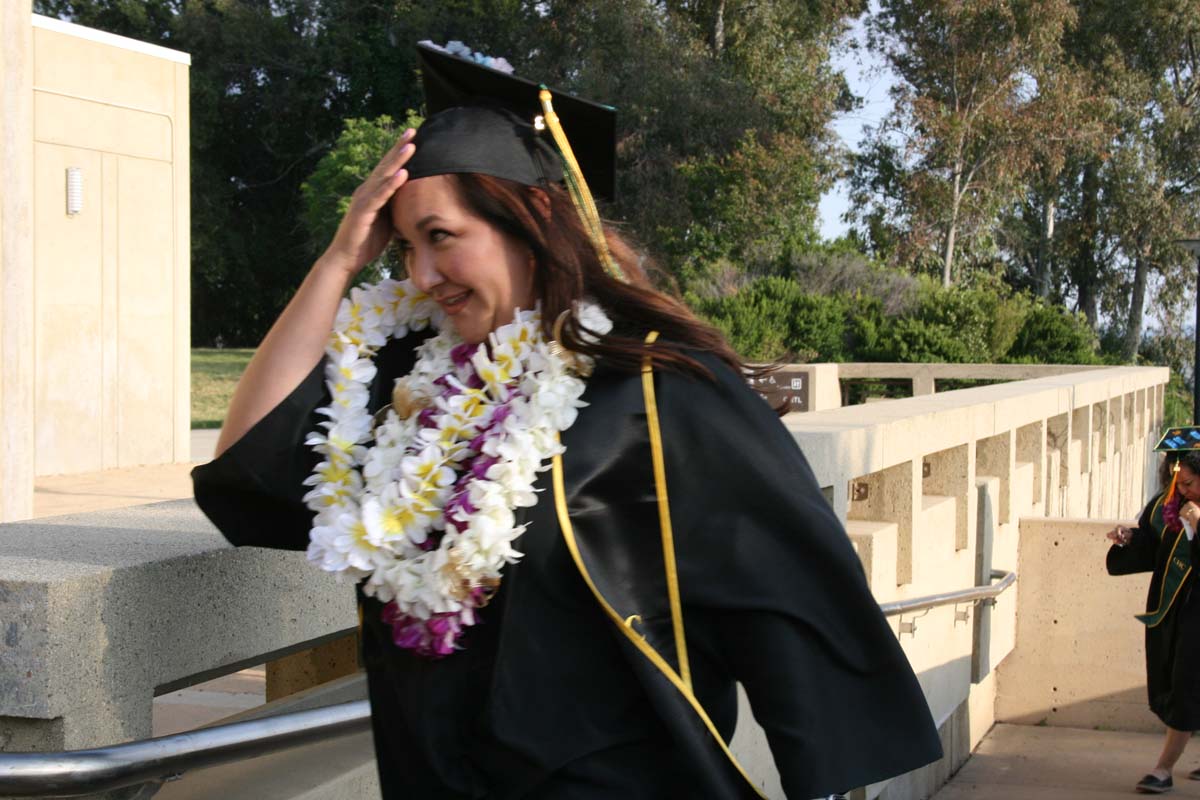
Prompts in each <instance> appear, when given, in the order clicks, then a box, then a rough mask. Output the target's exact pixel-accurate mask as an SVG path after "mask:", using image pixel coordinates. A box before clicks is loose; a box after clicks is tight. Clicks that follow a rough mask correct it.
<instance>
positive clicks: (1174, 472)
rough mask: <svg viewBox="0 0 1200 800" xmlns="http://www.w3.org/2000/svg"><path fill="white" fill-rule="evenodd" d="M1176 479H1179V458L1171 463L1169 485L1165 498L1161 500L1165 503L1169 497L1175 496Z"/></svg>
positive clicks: (1169, 499) (1169, 500) (1168, 500)
mask: <svg viewBox="0 0 1200 800" xmlns="http://www.w3.org/2000/svg"><path fill="white" fill-rule="evenodd" d="M1178 480H1179V460H1178V459H1176V461H1175V463H1174V464H1173V465H1171V485H1170V487H1169V488H1168V489H1167V499H1166V500H1164V501H1163V502H1166V503H1169V502H1171V498H1172V497H1174V496H1175V483H1176V482H1177V481H1178Z"/></svg>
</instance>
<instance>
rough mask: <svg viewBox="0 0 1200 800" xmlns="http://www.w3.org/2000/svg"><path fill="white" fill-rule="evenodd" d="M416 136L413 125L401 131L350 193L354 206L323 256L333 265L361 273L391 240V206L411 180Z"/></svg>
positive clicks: (347, 210) (344, 218)
mask: <svg viewBox="0 0 1200 800" xmlns="http://www.w3.org/2000/svg"><path fill="white" fill-rule="evenodd" d="M414 135H416V131H415V130H414V129H412V128H409V129H408V130H406V131H405V132H404V133H403V134H401V136H400V138H399V139H397V140H396V143H395V144H394V145H392V147H391V149H390V150H388V151H387V153H385V154H384V156H383V158H381V159H380V160H379V163H378V164H376V165H375V169H373V170H371V174H370V175H368V176H367V178H366V180H364V181H363V182H362V183H361V184H359V186H358V188H357V189H355V190H354V194H352V195H351V196H350V207H349V208H347V209H346V213H345V215H343V217H342V221H341V223H340V224H339V225H338V229H337V233H335V234H334V236H333V241H332V242H330V244H329V247H328V248H327V249H326V251H325V255H324V256H323V257H322V258H323V260H326V261H327V262H328V263H329V264H330V265H331V266H333V267H335V268H337V269H341V270H345V271H346V272H348V273H350V274H351V275H357V274H358V272H359V270H361V269H362V268H363V267H365V266H366V265H367V264H369V263H371V262H372V261H374V260H375V259H376V258H378V257H379V256H380V254H381V253H383V250H384V248H385V247H387V245H388V242H390V241H391V239H392V234H393V230H392V222H391V219H390V217H389V216H388V211H387V205H388V201H389V200H391V199H392V195H394V194H395V193H396V191H397V190H398V189H399V188H400V187H401V186H403V185H404V183H405V181H407V180H408V171H407V170H406V169H404V165H405V164H406V163H407V162H408V160H409V159H410V158H412V155H413V153H414V152H415V151H416V147H415V146H414V145H413V143H412V140H413V136H414Z"/></svg>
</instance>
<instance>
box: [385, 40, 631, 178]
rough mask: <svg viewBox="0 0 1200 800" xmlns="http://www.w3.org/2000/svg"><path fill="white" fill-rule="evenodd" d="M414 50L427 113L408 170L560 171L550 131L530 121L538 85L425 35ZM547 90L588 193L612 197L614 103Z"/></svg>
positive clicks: (548, 174) (523, 174) (521, 174)
mask: <svg viewBox="0 0 1200 800" xmlns="http://www.w3.org/2000/svg"><path fill="white" fill-rule="evenodd" d="M464 49H465V48H464ZM417 57H418V62H419V64H420V67H421V78H422V81H423V83H424V87H425V106H426V113H427V115H428V116H427V119H426V122H425V124H424V125H422V126H421V128H420V129H419V130H418V132H417V138H416V145H417V150H416V153H415V154H414V155H413V157H412V159H411V160H410V161H409V162H408V164H407V165H406V169H408V171H409V175H410V176H411V177H413V178H420V177H425V176H428V175H442V174H446V173H451V172H479V173H483V174H487V175H493V176H496V177H500V178H508V179H510V180H515V181H517V182H519V183H523V184H526V185H530V186H536V185H538V183H540V182H542V181H544V180H547V181H558V180H562V179H563V177H564V175H563V165H562V160H561V158H560V153H559V151H558V150H556V149H555V147H554V145H553V143H552V141H553V140H552V139H551V136H550V132H549V131H543V130H541V129H540V128H538V127H535V121H536V120H537V118H538V117H540V116H542V114H543V109H542V104H541V102H540V100H539V97H538V95H539V91H540V90H541V89H542V88H543V87H541V86H539V85H538V84H536V83H533V82H532V81H528V80H525V79H524V78H518V77H516V76H515V75H510V74H508V73H506V72H502V71H501V70H499V69H493V68H491V67H488V66H485V65H483V64H481V63H478V62H476V61H474V60H472V59H468V58H463V57H461V56H458V55H454V54H452V53H450V52H447V51H446V50H444V49H442V48H439V47H438V46H436V45H433V44H432V43H430V42H422V43H421V44H418V45H417ZM552 95H553V104H554V111H555V112H556V113H557V115H558V118H559V121H560V122H561V125H562V130H563V131H564V132H565V133H566V135H567V136H568V137H569V138H570V148H571V150H572V151H573V152H574V157H575V160H576V161H577V162H578V165H579V170H580V172H582V173H583V177H584V180H585V181H586V182H587V185H588V187H589V188H590V189H591V191H592V193H593V194H595V195H597V196H599V197H602V198H605V199H610V200H611V199H612V198H613V197H614V196H615V191H616V167H615V164H616V110H615V109H613V108H612V107H611V106H604V105H600V104H599V103H592V102H589V101H587V100H582V99H580V98H577V97H572V96H570V95H568V94H563V93H559V92H557V91H552Z"/></svg>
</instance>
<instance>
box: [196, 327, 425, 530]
mask: <svg viewBox="0 0 1200 800" xmlns="http://www.w3.org/2000/svg"><path fill="white" fill-rule="evenodd" d="M427 336H428V334H425V333H421V334H414V335H411V336H408V337H406V338H404V339H398V340H393V341H390V342H388V344H387V345H385V346H384V347H383V348H381V349H380V351H379V353H378V354H377V356H376V360H375V362H376V366H377V367H378V373H377V377H376V378H375V380H374V382H373V383H372V384H371V388H370V398H369V401H368V407H369V408H370V409H372V410H374V409H377V408H380V407H382V406H383V405H384V404H385V403H387V402H389V401H390V395H391V388H392V383H393V381H392V379H393V378H394V377H395V376H397V375H404V374H407V373H408V372H409V371H411V370H412V366H413V363H414V362H415V354H414V352H413V350H414V348H415V347H416V345H417V344H419V343H420V342H421V341H422V340H423V339H424V338H426V337H427ZM325 363H326V362H325V359H322V360H321V362H320V363H319V364H317V365H316V366H315V367H313V369H312V371H311V372H310V373H309V374H308V375H307V377H305V378H304V380H303V381H301V382H300V385H299V386H297V387H296V388H295V389H293V390H292V392H291V394H289V395H288V396H287V397H285V398H284V399H283V400H282V401H281V402H280V403H279V405H277V406H275V408H273V409H271V410H270V411H269V412H267V415H266V416H265V417H263V418H262V419H261V420H259V422H258V423H257V424H255V425H254V427H252V428H251V429H250V430H248V431H247V432H246V433H245V434H244V435H243V436H242V438H240V439H238V440H237V441H236V442H234V443H233V445H232V446H231V447H230V448H229V449H228V450H226V451H225V452H224V453H222V454H221V455H220V456H219V457H217V458H216V459H214V460H213V461H211V462H209V463H207V464H202V465H201V466H199V467H196V468H195V469H194V470H192V489H193V492H194V494H195V497H196V505H198V506H199V507H200V510H201V511H203V512H204V514H205V515H206V516H207V517H208V518H209V520H211V521H212V523H213V524H214V525H216V526H217V528H218V530H220V531H221V533H222V534H223V535H224V536H225V538H226V539H228V540H229V541H230V542H231V543H232V544H234V545H238V546H243V545H253V546H256V547H270V548H275V549H280V550H304V549H306V548H307V547H308V532H309V529H310V528H311V527H312V519H313V513H312V511H310V510H309V509H308V507H307V506H305V504H304V499H303V498H304V495H305V494H306V493H307V492H308V489H309V487H307V486H305V485H304V479H305V478H307V477H308V476H309V475H311V474H312V471H313V468H314V467H315V466H316V465H317V463H318V460H319V459H318V456H317V454H316V453H314V452H313V450H312V449H311V448H310V447H309V446H308V445H306V444H305V443H304V441H305V439H307V438H308V434H310V433H312V432H313V431H316V430H318V425H319V424H320V422H321V421H323V420H324V419H325V417H323V416H321V415H320V414H317V413H316V410H317V409H318V408H321V407H322V406H324V405H326V404H327V403H328V402H329V391H328V389H327V388H326V386H325Z"/></svg>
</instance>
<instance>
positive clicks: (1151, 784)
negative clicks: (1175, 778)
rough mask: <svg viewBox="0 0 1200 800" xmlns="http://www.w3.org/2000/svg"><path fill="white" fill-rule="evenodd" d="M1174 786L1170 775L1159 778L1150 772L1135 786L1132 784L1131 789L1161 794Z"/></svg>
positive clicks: (1144, 792)
mask: <svg viewBox="0 0 1200 800" xmlns="http://www.w3.org/2000/svg"><path fill="white" fill-rule="evenodd" d="M1198 771H1200V770H1198ZM1174 786H1175V784H1174V783H1173V782H1172V781H1171V778H1170V776H1168V777H1166V778H1160V777H1158V776H1157V775H1155V774H1154V773H1153V772H1152V773H1150V774H1149V775H1147V776H1146V777H1144V778H1142V779H1141V780H1140V781H1138V782H1137V786H1134V787H1133V789H1134V791H1136V792H1141V793H1142V794H1163V793H1165V792H1169V791H1171V789H1172V788H1173V787H1174Z"/></svg>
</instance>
